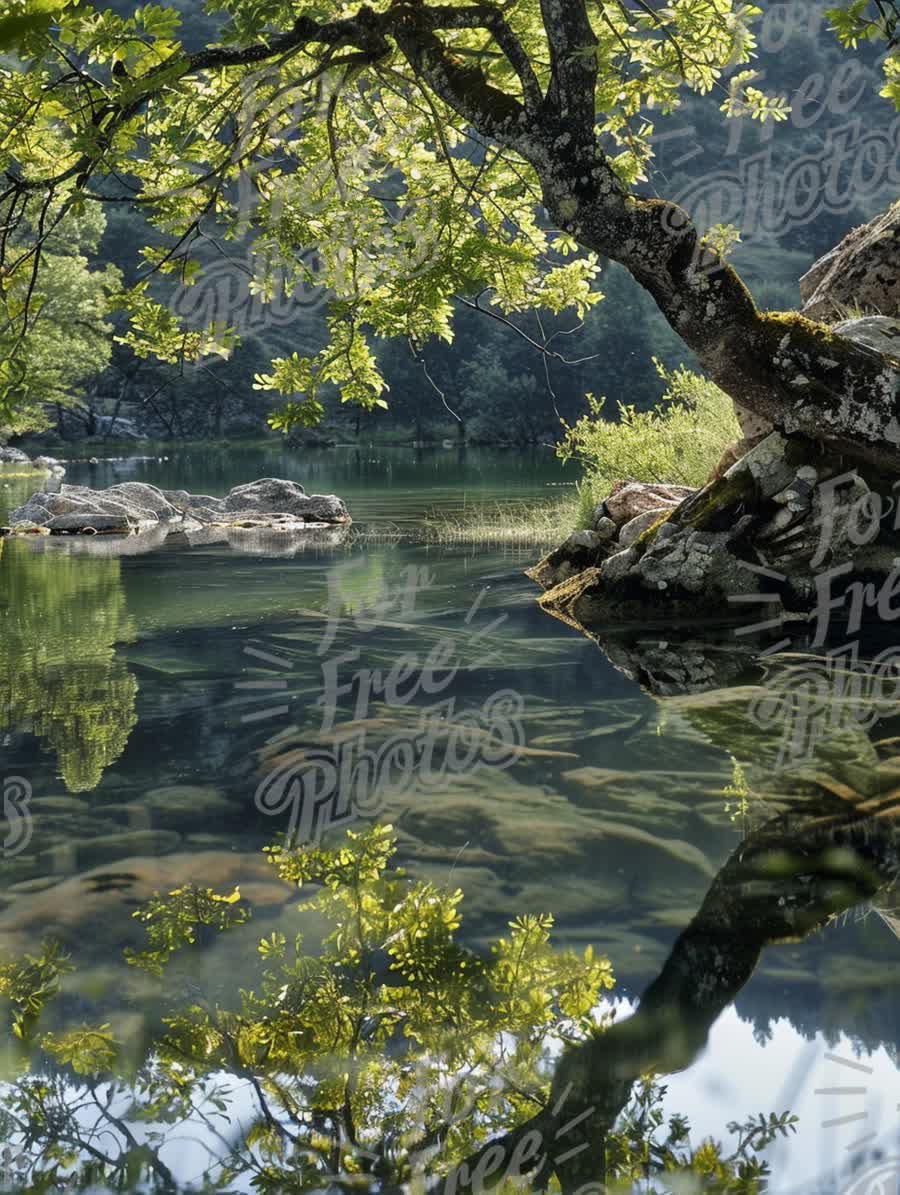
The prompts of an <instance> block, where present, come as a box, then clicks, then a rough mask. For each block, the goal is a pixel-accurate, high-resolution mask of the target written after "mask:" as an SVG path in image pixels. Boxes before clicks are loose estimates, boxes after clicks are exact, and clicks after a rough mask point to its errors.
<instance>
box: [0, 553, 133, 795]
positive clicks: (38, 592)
mask: <svg viewBox="0 0 900 1195" xmlns="http://www.w3.org/2000/svg"><path fill="white" fill-rule="evenodd" d="M53 546H54V548H55V547H56V545H53ZM43 547H44V545H38V548H39V549H43ZM34 548H35V545H32V544H27V543H7V542H6V541H4V540H0V643H2V644H3V652H2V654H0V732H2V731H6V730H21V729H25V728H28V729H30V730H31V732H32V733H33V734H35V735H36V736H37V737H38V738H39V739H41V740H42V741H43V742H44V743H45V744H46V746H47V747H48V748H49V749H50V750H52V751H53V752H54V753H55V754H56V758H57V764H58V767H59V772H60V774H61V776H62V778H63V781H64V782H65V785H66V788H67V789H68V791H69V792H73V793H78V792H90V791H91V790H92V789H94V788H96V787H97V785H98V784H99V783H100V780H101V779H102V777H103V772H104V770H105V769H106V768H108V767H109V766H110V764H112V763H113V762H114V761H115V760H116V759H118V757H119V756H120V755H121V754H122V751H123V750H124V749H125V745H126V744H127V742H128V737H129V735H130V733H131V731H132V729H133V727H134V725H135V721H136V716H135V696H136V694H137V681H136V680H135V678H134V677H133V676H132V675H131V674H130V673H129V671H128V669H127V667H126V666H125V664H124V663H123V662H122V661H121V660H119V659H117V657H116V644H118V643H125V642H128V641H129V640H131V639H133V638H134V628H133V625H132V622H131V619H130V618H129V616H128V614H127V611H126V606H125V592H124V589H123V587H122V583H121V577H120V567H121V565H120V561H119V560H117V559H113V558H103V557H98V558H96V559H91V560H84V559H76V558H73V557H72V556H69V555H67V554H64V553H62V552H60V551H58V550H34Z"/></svg>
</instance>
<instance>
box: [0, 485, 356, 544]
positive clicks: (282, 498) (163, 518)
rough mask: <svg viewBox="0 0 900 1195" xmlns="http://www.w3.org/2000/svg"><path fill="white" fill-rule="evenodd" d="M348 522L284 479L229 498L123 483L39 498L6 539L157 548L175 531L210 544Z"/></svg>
mask: <svg viewBox="0 0 900 1195" xmlns="http://www.w3.org/2000/svg"><path fill="white" fill-rule="evenodd" d="M350 522H351V519H350V514H349V512H348V510H347V507H346V506H345V505H344V503H343V502H342V501H341V499H340V498H338V497H336V496H335V495H333V494H312V495H308V494H307V493H306V491H305V490H304V488H303V486H302V485H299V484H298V483H297V482H294V481H283V480H279V479H278V478H272V477H266V478H262V479H260V480H259V481H254V482H250V483H249V484H247V485H241V486H236V487H235V488H234V489H232V490H231V491H230V492H229V493H228V494H227V495H226V496H225V497H224V498H214V497H211V496H210V495H207V494H189V493H188V492H187V491H186V490H161V489H158V488H157V487H156V486H153V485H148V484H146V483H145V482H138V481H125V482H120V483H119V484H118V485H113V486H110V487H109V488H108V489H105V490H92V489H89V488H87V487H86V486H75V485H63V486H61V487H60V488H59V491H58V492H48V491H41V492H39V493H36V494H33V495H32V496H31V497H30V498H29V499H28V501H27V502H26V503H25V504H24V505H23V506H20V507H18V509H16V510H14V511H13V512H12V514H11V515H10V519H9V524H10V525H9V527H5V528H0V534H2V533H6V534H37V535H66V536H69V535H77V536H95V535H111V536H120V537H121V536H129V537H130V536H145V535H150V536H152V538H153V540H154V545H155V543H156V542H162V540H165V539H168V538H169V537H170V536H171V535H172V534H173V533H174V534H177V536H178V540H177V541H176V542H187V543H201V542H202V543H211V542H215V541H216V540H217V539H227V538H228V532H229V531H231V530H245V531H256V532H266V533H279V534H280V535H282V536H294V535H305V534H307V533H309V532H310V531H315V530H317V529H322V528H325V529H327V528H333V527H344V526H347V525H349V523H350Z"/></svg>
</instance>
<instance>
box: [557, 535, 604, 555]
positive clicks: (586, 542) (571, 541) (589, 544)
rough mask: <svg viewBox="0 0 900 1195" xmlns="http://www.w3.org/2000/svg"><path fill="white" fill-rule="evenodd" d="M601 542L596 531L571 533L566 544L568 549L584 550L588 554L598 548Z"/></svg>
mask: <svg viewBox="0 0 900 1195" xmlns="http://www.w3.org/2000/svg"><path fill="white" fill-rule="evenodd" d="M601 543H603V540H602V539H601V538H600V536H599V535H598V534H597V533H596V531H573V532H572V534H571V535H570V536H569V538H568V539H567V540H566V544H567V545H568V546H569V547H570V548H586V549H587V550H588V551H589V552H590V551H593V549H594V548H598V547H599V546H600V544H601Z"/></svg>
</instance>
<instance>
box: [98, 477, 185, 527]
mask: <svg viewBox="0 0 900 1195" xmlns="http://www.w3.org/2000/svg"><path fill="white" fill-rule="evenodd" d="M103 492H104V493H105V494H108V495H110V496H111V497H113V498H114V500H116V501H119V500H121V501H123V502H127V503H130V504H131V505H133V506H136V507H138V508H140V509H141V510H144V511H152V512H153V514H155V515H156V517H157V518H158V519H159V520H160V522H167V521H168V520H170V519H176V518H178V516H179V514H180V512H179V511H178V509H177V508H176V507H175V506H173V505H172V503H171V502H169V501H168V499H167V498H166V496H165V494H164V493H163V491H162V490H160V489H157V488H156V486H155V485H147V484H146V482H142V481H120V482H118V483H117V484H116V485H113V486H110V487H109V489H108V490H104V491H103Z"/></svg>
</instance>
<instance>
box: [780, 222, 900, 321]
mask: <svg viewBox="0 0 900 1195" xmlns="http://www.w3.org/2000/svg"><path fill="white" fill-rule="evenodd" d="M800 296H801V298H802V299H803V301H804V306H803V308H802V309H801V310H802V314H803V315H806V316H808V317H809V318H810V319H819V320H825V321H830V320H832V319H834V318H835V317H836V316H839V315H840V314H841V312H842V310H846V308H847V307H857V308H862V309H863V310H867V311H876V312H880V313H881V314H882V315H888V316H900V203H895V204H894V206H893V207H891V208H890V209H889V210H888V211H886V212H882V214H881V215H880V216H876V217H875V219H874V220H872V221H871V222H870V223H869V224H863V225H861V227H859V228H854V229H853V231H852V232H850V233H848V234H847V236H845V237H844V239H843V240H842V241H841V242H840V244H839V245H836V246H835V247H834V249H832V250H831V251H830V252H829V253H826V254H825V256H824V257H820V258H819V260H818V261H817V262H816V263H815V265H813V267H812V268H811V269H810V270H809V271H808V272H807V273H806V274H804V276H803V277H802V278H801V279H800Z"/></svg>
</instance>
